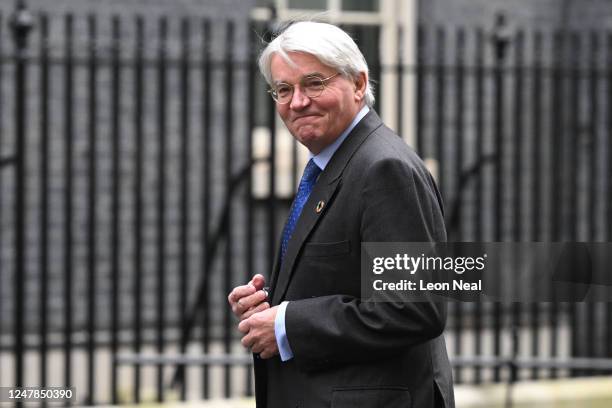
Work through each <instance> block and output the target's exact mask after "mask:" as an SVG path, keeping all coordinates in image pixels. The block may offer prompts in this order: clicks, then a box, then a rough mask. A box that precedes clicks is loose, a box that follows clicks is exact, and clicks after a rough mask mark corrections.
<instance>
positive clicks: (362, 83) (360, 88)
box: [354, 72, 368, 102]
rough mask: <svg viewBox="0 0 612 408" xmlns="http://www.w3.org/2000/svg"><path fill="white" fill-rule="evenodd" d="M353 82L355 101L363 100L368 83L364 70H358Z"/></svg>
mask: <svg viewBox="0 0 612 408" xmlns="http://www.w3.org/2000/svg"><path fill="white" fill-rule="evenodd" d="M354 84H355V100H356V101H357V102H361V101H363V98H365V93H366V87H367V84H368V74H366V73H365V72H360V73H359V75H358V76H357V78H355V81H354Z"/></svg>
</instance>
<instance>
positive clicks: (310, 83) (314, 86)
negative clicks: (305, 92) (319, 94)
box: [304, 77, 323, 91]
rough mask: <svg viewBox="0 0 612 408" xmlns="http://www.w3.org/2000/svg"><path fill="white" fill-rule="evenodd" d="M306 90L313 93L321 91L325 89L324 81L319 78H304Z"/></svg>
mask: <svg viewBox="0 0 612 408" xmlns="http://www.w3.org/2000/svg"><path fill="white" fill-rule="evenodd" d="M304 88H306V89H309V90H312V91H320V90H321V89H323V81H321V78H319V77H308V78H304Z"/></svg>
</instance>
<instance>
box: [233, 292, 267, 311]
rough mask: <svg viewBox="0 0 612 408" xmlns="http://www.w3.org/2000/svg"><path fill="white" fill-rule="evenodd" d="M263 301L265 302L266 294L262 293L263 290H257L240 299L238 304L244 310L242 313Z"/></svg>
mask: <svg viewBox="0 0 612 408" xmlns="http://www.w3.org/2000/svg"><path fill="white" fill-rule="evenodd" d="M265 300H266V292H264V291H263V290H258V291H257V292H255V293H253V294H252V295H249V296H245V297H243V298H241V299H240V302H239V304H240V306H242V308H243V309H244V310H243V312H245V311H247V310H249V309H251V308H253V307H255V306H258V305H259V304H261V303H262V302H264V301H265Z"/></svg>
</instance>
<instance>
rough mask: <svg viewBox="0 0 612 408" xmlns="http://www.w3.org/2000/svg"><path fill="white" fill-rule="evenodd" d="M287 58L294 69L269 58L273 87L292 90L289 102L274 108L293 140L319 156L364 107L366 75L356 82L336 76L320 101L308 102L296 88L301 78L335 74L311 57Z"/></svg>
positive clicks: (326, 86)
mask: <svg viewBox="0 0 612 408" xmlns="http://www.w3.org/2000/svg"><path fill="white" fill-rule="evenodd" d="M289 57H290V58H291V60H292V61H293V62H295V64H296V66H292V65H289V64H288V63H287V62H286V61H285V60H284V59H283V58H282V57H280V56H279V55H274V56H273V57H272V61H271V70H272V80H273V83H275V84H277V83H281V82H282V83H287V84H290V85H294V86H295V87H294V90H293V97H292V99H291V101H290V102H289V103H287V104H284V105H281V104H276V109H277V110H278V113H279V115H280V116H281V118H282V119H283V122H285V125H286V126H287V128H288V129H289V131H290V132H291V134H292V135H293V137H295V138H296V139H297V140H298V141H299V142H300V143H302V144H303V145H304V146H306V147H307V148H308V150H310V151H311V152H312V153H313V154H318V153H319V152H320V151H321V150H323V149H324V148H325V147H327V146H329V145H330V144H331V143H333V141H334V140H336V139H337V138H338V136H340V133H342V131H343V130H345V129H346V128H347V127H348V125H349V124H350V123H351V121H352V120H353V118H354V117H355V115H356V114H357V112H359V110H360V109H361V107H362V106H363V98H364V93H365V83H366V82H365V81H366V78H365V74H363V75H362V78H359V80H357V81H353V80H350V79H347V78H346V77H344V76H342V75H337V76H335V77H333V78H332V79H330V80H329V81H328V82H327V83H326V84H325V90H324V91H323V93H321V95H320V96H319V97H316V98H309V97H308V96H306V95H305V94H304V93H303V90H302V89H301V88H300V86H299V85H297V84H299V83H300V81H302V79H303V78H305V77H308V76H318V77H320V78H327V77H330V76H332V75H334V74H336V73H337V72H336V71H335V70H334V69H333V68H331V67H328V66H327V65H323V64H322V63H321V62H320V61H319V60H318V59H317V58H316V57H314V56H313V55H311V54H305V53H294V52H292V53H289Z"/></svg>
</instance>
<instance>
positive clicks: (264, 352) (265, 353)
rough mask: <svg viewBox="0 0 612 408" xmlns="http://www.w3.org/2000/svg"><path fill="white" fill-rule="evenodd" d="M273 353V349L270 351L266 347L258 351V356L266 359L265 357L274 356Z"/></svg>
mask: <svg viewBox="0 0 612 408" xmlns="http://www.w3.org/2000/svg"><path fill="white" fill-rule="evenodd" d="M275 354H276V353H275V352H274V351H272V350H267V349H266V350H262V351H260V352H259V357H260V358H263V359H264V360H265V359H267V358H272V357H274V356H275Z"/></svg>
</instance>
